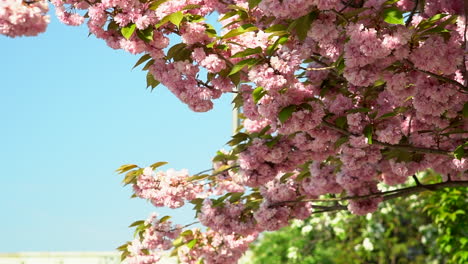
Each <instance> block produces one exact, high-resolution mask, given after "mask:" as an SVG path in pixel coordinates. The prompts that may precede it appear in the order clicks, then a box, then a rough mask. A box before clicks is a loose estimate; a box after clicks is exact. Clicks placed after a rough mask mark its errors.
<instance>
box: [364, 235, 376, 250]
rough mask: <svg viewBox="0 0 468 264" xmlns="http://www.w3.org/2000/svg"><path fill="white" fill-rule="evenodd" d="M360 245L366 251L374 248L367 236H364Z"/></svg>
mask: <svg viewBox="0 0 468 264" xmlns="http://www.w3.org/2000/svg"><path fill="white" fill-rule="evenodd" d="M362 247H363V248H364V249H365V250H367V251H372V250H374V244H372V242H371V241H370V239H369V238H368V237H366V238H364V241H362Z"/></svg>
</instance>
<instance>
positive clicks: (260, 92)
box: [252, 86, 267, 103]
mask: <svg viewBox="0 0 468 264" xmlns="http://www.w3.org/2000/svg"><path fill="white" fill-rule="evenodd" d="M265 94H267V92H266V91H265V90H264V89H263V87H261V86H259V87H257V88H255V90H253V91H252V97H253V100H254V102H255V103H258V101H260V99H262V97H263V96H265Z"/></svg>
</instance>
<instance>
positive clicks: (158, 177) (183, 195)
mask: <svg viewBox="0 0 468 264" xmlns="http://www.w3.org/2000/svg"><path fill="white" fill-rule="evenodd" d="M188 177H189V174H188V171H187V170H182V171H175V170H168V171H166V172H162V171H158V172H156V173H155V172H154V171H153V169H152V168H150V167H148V168H145V169H144V171H143V174H142V175H140V176H139V177H138V179H137V181H136V184H134V185H133V190H134V192H135V194H136V195H137V196H138V197H140V198H142V199H147V200H149V201H151V203H152V204H153V205H154V206H158V207H159V206H165V207H169V208H179V207H181V206H183V205H184V203H185V201H187V200H193V199H195V198H197V197H198V194H199V193H200V192H201V191H202V190H203V186H201V185H197V184H195V183H192V182H188V181H187V178H188Z"/></svg>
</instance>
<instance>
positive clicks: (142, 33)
mask: <svg viewBox="0 0 468 264" xmlns="http://www.w3.org/2000/svg"><path fill="white" fill-rule="evenodd" d="M136 33H137V36H138V38H140V39H141V40H143V41H144V42H146V43H149V42H151V41H153V35H154V28H153V27H148V28H146V29H144V30H137V32H136Z"/></svg>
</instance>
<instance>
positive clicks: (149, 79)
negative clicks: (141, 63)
mask: <svg viewBox="0 0 468 264" xmlns="http://www.w3.org/2000/svg"><path fill="white" fill-rule="evenodd" d="M159 83H160V82H159V81H158V80H156V79H155V78H154V76H153V74H151V73H150V72H148V73H147V74H146V88H148V87H150V86H151V90H153V89H154V88H156V86H158V85H159Z"/></svg>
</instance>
